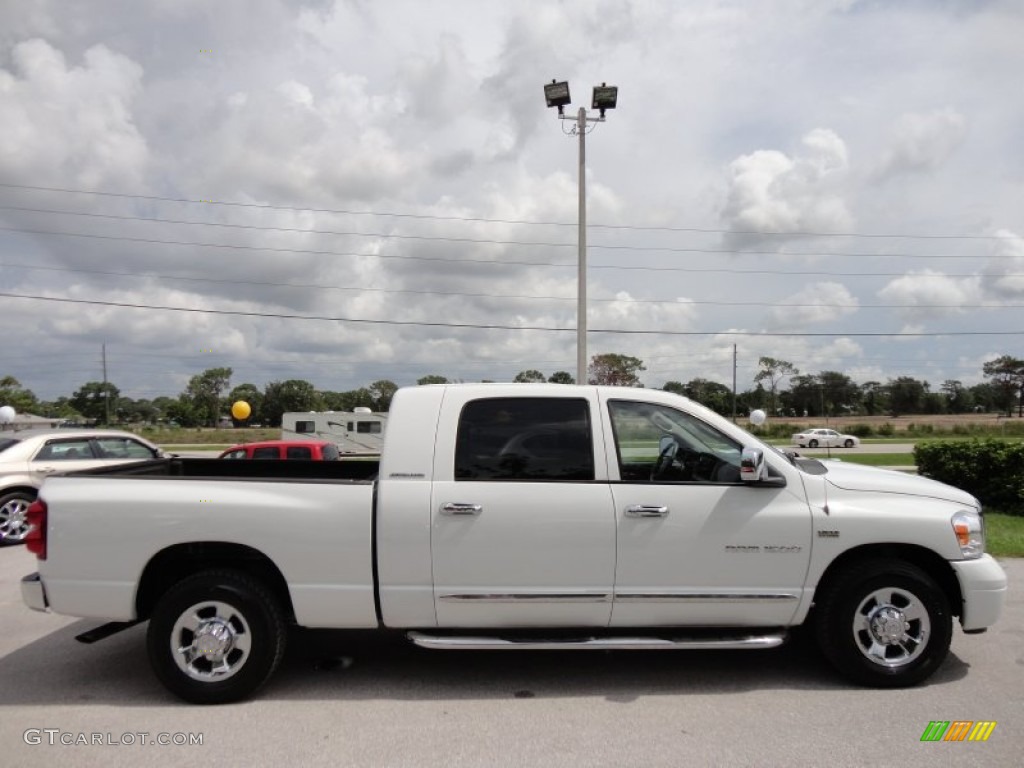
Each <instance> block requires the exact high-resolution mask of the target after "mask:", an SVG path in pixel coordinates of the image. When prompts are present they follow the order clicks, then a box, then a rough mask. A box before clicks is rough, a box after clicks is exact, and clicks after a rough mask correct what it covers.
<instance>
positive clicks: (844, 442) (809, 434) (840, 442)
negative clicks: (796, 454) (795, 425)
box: [793, 429, 860, 448]
mask: <svg viewBox="0 0 1024 768" xmlns="http://www.w3.org/2000/svg"><path fill="white" fill-rule="evenodd" d="M793 444H794V445H798V446H800V447H801V448H853V447H854V446H856V445H860V440H859V439H858V438H856V437H854V436H853V435H841V434H839V433H838V432H836V431H835V430H834V429H806V430H804V431H803V432H798V433H796V434H795V435H793Z"/></svg>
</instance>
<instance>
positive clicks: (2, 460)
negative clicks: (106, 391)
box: [0, 429, 166, 546]
mask: <svg viewBox="0 0 1024 768" xmlns="http://www.w3.org/2000/svg"><path fill="white" fill-rule="evenodd" d="M165 455H166V454H165V453H164V452H163V451H161V450H160V449H159V448H158V447H157V446H155V445H153V444H152V443H151V442H149V441H148V440H143V439H142V438H141V437H138V436H136V435H133V434H132V433H130V432H118V431H116V430H110V429H93V430H84V429H79V430H73V429H26V430H24V431H21V432H0V546H2V545H4V544H18V543H20V542H21V541H23V540H24V539H25V536H26V535H27V534H28V525H27V524H26V523H25V510H27V509H28V505H29V504H31V503H32V502H33V501H34V500H35V498H36V491H38V490H39V486H41V485H42V484H43V480H44V479H45V478H46V476H47V475H48V474H50V473H52V472H73V471H75V470H79V469H94V468H96V467H105V466H110V465H112V464H123V463H126V462H131V461H145V460H147V459H159V458H162V457H164V456H165Z"/></svg>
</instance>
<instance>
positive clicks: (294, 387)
mask: <svg viewBox="0 0 1024 768" xmlns="http://www.w3.org/2000/svg"><path fill="white" fill-rule="evenodd" d="M322 406H323V401H322V400H321V398H320V395H319V393H317V391H316V388H315V387H314V386H313V385H312V384H310V383H309V382H308V381H303V380H302V379H288V380H287V381H272V382H270V383H269V384H267V386H266V387H265V388H264V390H263V405H262V409H261V414H262V418H263V423H264V424H266V425H267V426H268V427H280V426H281V416H282V415H284V414H285V413H287V412H289V411H316V410H320V408H321V407H322Z"/></svg>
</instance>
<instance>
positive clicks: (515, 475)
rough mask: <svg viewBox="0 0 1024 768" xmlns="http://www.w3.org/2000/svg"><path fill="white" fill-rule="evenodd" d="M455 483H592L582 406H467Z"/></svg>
mask: <svg viewBox="0 0 1024 768" xmlns="http://www.w3.org/2000/svg"><path fill="white" fill-rule="evenodd" d="M455 479H456V480H511V481H516V480H519V481H523V480H526V481H530V480H558V481H563V482H565V481H586V480H593V479H594V451H593V441H592V437H591V427H590V408H589V406H588V404H587V401H586V400H582V399H569V398H536V397H504V398H489V399H484V400H473V401H471V402H469V403H467V404H466V405H465V407H464V408H463V409H462V414H461V415H460V417H459V432H458V437H457V439H456V445H455Z"/></svg>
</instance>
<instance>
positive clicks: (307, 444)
mask: <svg viewBox="0 0 1024 768" xmlns="http://www.w3.org/2000/svg"><path fill="white" fill-rule="evenodd" d="M339 457H340V454H339V452H338V446H336V445H335V444H334V443H332V442H330V441H329V440H265V441H263V442H261V443H242V444H240V445H233V446H231V447H230V448H228V449H227V450H226V451H224V452H223V453H222V454H221V455H220V456H218V457H217V458H219V459H300V460H305V461H337V460H338V458H339Z"/></svg>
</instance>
